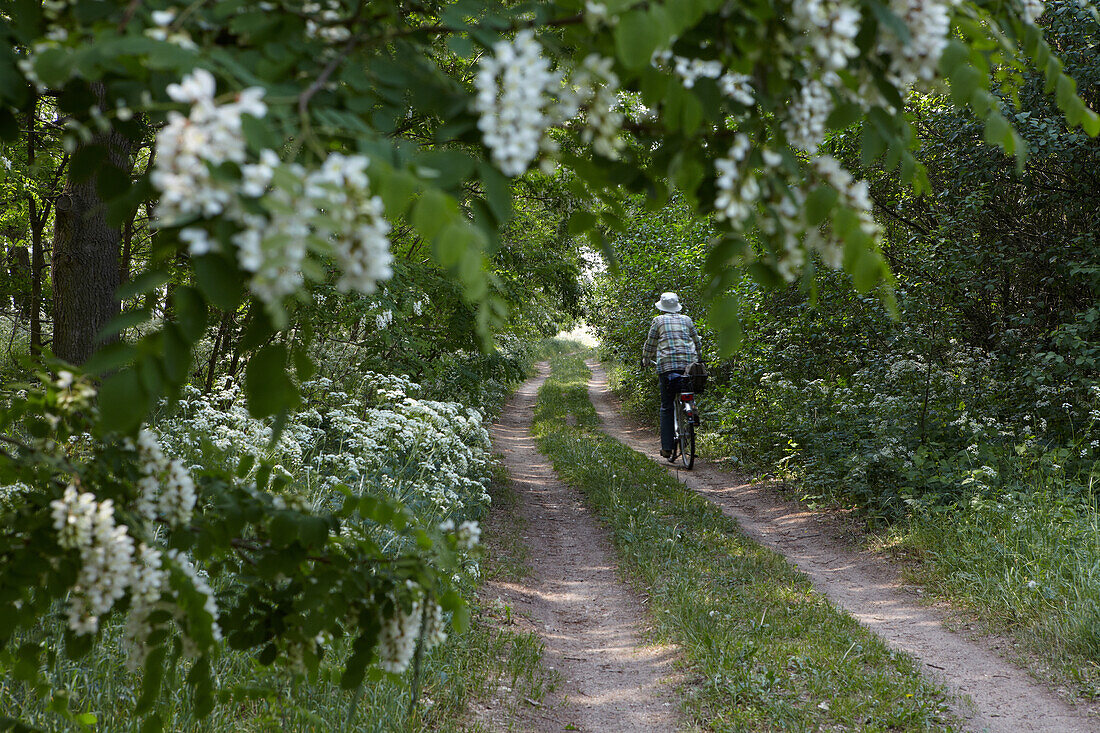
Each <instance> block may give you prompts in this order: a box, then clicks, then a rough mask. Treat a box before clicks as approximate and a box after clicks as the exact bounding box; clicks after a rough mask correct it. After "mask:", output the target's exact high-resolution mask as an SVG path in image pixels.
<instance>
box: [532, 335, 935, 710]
mask: <svg viewBox="0 0 1100 733" xmlns="http://www.w3.org/2000/svg"><path fill="white" fill-rule="evenodd" d="M551 367H552V374H551V376H550V377H549V379H547V381H546V383H545V384H544V385H543V387H542V389H540V391H539V397H538V403H537V405H536V407H535V415H534V420H535V423H534V432H535V435H536V437H537V440H538V445H539V449H540V450H541V451H542V452H543V453H544V454H546V455H547V456H548V457H549V458H550V460H551V461H552V463H553V465H554V468H555V470H556V471H557V472H558V475H559V476H560V477H561V478H562V480H564V481H566V482H567V483H569V484H570V485H572V486H574V487H575V488H577V489H578V490H580V491H581V492H582V494H583V495H584V497H585V500H586V501H587V502H588V504H589V505H590V506H591V507H592V508H593V509H594V510H595V511H596V513H597V514H598V515H599V516H600V517H601V518H602V520H603V521H604V522H606V523H607V525H608V526H609V528H610V530H611V533H612V538H613V541H614V544H615V548H616V551H617V553H618V557H619V561H620V570H621V572H622V573H623V575H624V576H625V578H626V579H627V580H628V581H629V582H630V583H631V584H632V585H633V586H634V587H635V589H636V590H637V591H639V592H641V593H643V594H645V595H647V596H648V598H649V603H648V610H649V613H650V619H651V624H652V628H653V633H654V636H655V638H656V639H657V640H659V641H668V642H672V643H674V644H676V645H678V646H679V647H680V649H681V656H682V660H683V664H684V667H685V671H686V672H687V676H686V679H685V681H684V684H683V685H682V691H683V693H684V701H685V702H684V704H685V709H686V711H687V713H688V714H689V715H690V716H691V717H692V719H693V720H694V722H695V723H696V724H699V725H701V726H703V727H704V728H708V729H713V730H819V729H831V728H833V727H834V726H835V727H836V728H837V729H841V730H867V731H876V730H929V729H948V730H950V729H951V728H952V727H953V723H954V721H952V719H951V715H950V712H949V711H948V705H947V701H946V697H945V693H944V692H943V691H942V690H941V689H939V688H937V687H936V686H934V685H933V684H931V683H930V682H928V681H927V680H925V679H924V678H923V677H922V676H921V674H920V671H919V669H918V667H917V665H916V664H915V663H914V661H913V660H912V659H911V658H909V657H907V656H906V655H903V654H898V653H895V652H892V651H890V650H889V649H888V648H887V647H886V645H885V644H883V642H882V641H881V640H879V639H878V638H877V637H875V636H874V635H873V634H871V633H870V632H868V631H866V630H865V629H863V628H862V627H860V626H859V624H857V623H856V622H855V621H854V620H853V619H852V618H851V617H850V616H848V615H846V614H844V613H842V612H840V611H838V610H837V609H836V608H835V607H834V606H833V605H832V604H831V603H829V602H828V601H827V600H826V599H825V598H823V597H822V596H820V595H819V594H817V593H815V592H814V591H813V588H812V587H811V584H810V581H809V580H808V579H807V578H806V576H805V575H803V574H802V573H801V572H799V571H798V570H796V569H795V568H793V567H792V566H790V565H789V564H787V562H786V561H785V560H784V559H783V558H782V557H781V556H780V555H778V554H776V553H774V552H772V551H771V550H768V549H765V548H763V547H761V546H760V545H758V544H756V543H755V542H753V541H752V540H750V539H748V538H747V537H745V536H744V535H743V534H742V533H741V531H740V529H739V528H738V526H737V523H736V522H735V521H734V520H732V519H729V518H727V517H725V516H723V515H722V513H721V512H720V511H719V510H718V509H717V508H716V507H715V506H713V505H712V504H710V503H709V502H707V501H706V500H705V499H703V498H702V497H700V496H699V495H698V494H696V493H695V492H693V491H691V490H689V489H687V488H686V487H684V486H683V485H682V484H680V482H679V481H677V480H676V479H675V478H674V477H672V476H671V475H669V473H668V472H667V471H665V470H664V469H662V468H661V467H660V466H658V465H656V464H655V463H654V462H653V461H651V460H650V459H649V458H647V457H645V456H643V455H642V454H640V453H638V452H636V451H633V450H631V449H630V448H627V447H626V446H625V445H623V444H622V443H620V442H618V441H616V440H614V439H612V438H610V437H608V436H606V435H604V434H603V433H601V432H599V430H598V424H599V418H598V416H597V415H596V411H595V408H594V407H593V406H592V404H591V402H590V401H589V399H588V394H587V380H588V376H589V372H588V368H587V367H586V366H585V365H584V362H583V360H582V357H581V356H579V355H576V354H571V355H562V356H557V357H554V358H553V359H552V360H551ZM569 415H572V416H573V419H572V420H569V419H568V416H569ZM570 423H572V424H570Z"/></svg>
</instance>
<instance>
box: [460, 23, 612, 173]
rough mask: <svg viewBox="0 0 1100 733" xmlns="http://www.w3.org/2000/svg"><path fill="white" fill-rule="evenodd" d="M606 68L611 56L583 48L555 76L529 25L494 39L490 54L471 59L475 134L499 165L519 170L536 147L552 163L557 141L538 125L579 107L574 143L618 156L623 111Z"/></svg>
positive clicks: (565, 117) (564, 118)
mask: <svg viewBox="0 0 1100 733" xmlns="http://www.w3.org/2000/svg"><path fill="white" fill-rule="evenodd" d="M612 67H613V61H612V60H611V59H609V58H604V57H601V56H600V55H598V54H590V55H589V56H587V57H585V59H584V61H583V62H581V64H580V66H579V67H578V68H577V70H576V71H575V72H574V73H573V74H572V75H571V76H568V77H563V74H562V73H561V72H559V71H555V70H552V69H551V68H550V62H549V61H548V60H547V59H546V58H545V57H544V56H543V55H542V46H541V45H539V42H538V41H537V40H536V39H535V36H534V33H533V32H532V31H530V30H523V31H520V32H519V33H517V34H516V37H515V39H514V40H512V41H511V42H509V41H499V42H498V43H497V44H496V45H494V46H493V55H492V56H485V57H483V58H482V59H481V61H479V62H478V72H477V76H476V77H475V79H474V86H475V87H476V88H477V96H476V97H475V99H474V105H473V106H474V110H475V111H476V112H477V113H478V115H479V119H478V128H479V129H480V130H481V132H482V136H483V137H482V139H483V140H484V142H485V146H486V147H487V148H489V153H490V155H491V157H492V159H493V162H494V163H495V164H496V166H497V167H498V168H500V170H501V172H503V173H504V174H506V175H509V176H519V175H522V174H523V173H524V172H525V171H526V170H527V169H528V167H530V165H531V162H532V161H534V159H535V158H536V157H537V156H538V155H539V153H540V152H542V153H544V154H545V155H546V156H547V157H546V158H545V161H546V163H547V165H548V167H550V168H552V167H553V157H554V156H555V154H556V153H557V150H558V148H557V143H556V142H555V141H554V140H553V139H552V138H551V137H549V136H548V135H547V134H546V130H547V129H548V128H550V127H551V126H553V125H562V124H565V123H566V122H568V121H569V120H573V119H575V118H577V117H578V116H579V115H580V114H581V113H582V112H583V113H584V118H583V121H582V125H581V128H580V138H581V142H583V143H585V144H591V145H592V148H593V149H594V150H595V151H596V152H597V153H598V154H600V155H603V156H605V157H607V158H616V157H618V153H619V150H620V149H621V148H622V146H623V143H622V141H621V140H620V139H619V138H618V133H619V128H620V127H621V126H622V121H623V115H622V112H621V111H620V110H619V109H618V106H619V77H618V75H616V74H615V72H614V71H613V70H612Z"/></svg>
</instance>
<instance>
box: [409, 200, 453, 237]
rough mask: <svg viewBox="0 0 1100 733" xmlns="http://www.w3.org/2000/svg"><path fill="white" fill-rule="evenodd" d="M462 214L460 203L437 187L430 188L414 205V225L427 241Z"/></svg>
mask: <svg viewBox="0 0 1100 733" xmlns="http://www.w3.org/2000/svg"><path fill="white" fill-rule="evenodd" d="M459 216H460V213H459V211H458V204H457V203H456V202H455V200H454V199H453V198H451V197H450V196H448V195H447V194H445V193H443V192H442V191H440V190H439V189H437V188H430V189H428V190H427V191H425V192H424V194H423V195H422V196H421V197H420V198H419V199H418V200H417V202H416V205H415V206H414V207H413V217H412V219H413V226H415V227H416V230H417V231H418V232H420V236H421V237H422V238H423V239H424V240H425V241H428V242H430V241H432V240H433V239H435V236H436V235H437V234H438V233H439V232H440V231H441V230H442V229H443V228H444V227H445V226H447V225H448V224H449V223H450V222H451V221H453V220H454V219H457V218H458V217H459Z"/></svg>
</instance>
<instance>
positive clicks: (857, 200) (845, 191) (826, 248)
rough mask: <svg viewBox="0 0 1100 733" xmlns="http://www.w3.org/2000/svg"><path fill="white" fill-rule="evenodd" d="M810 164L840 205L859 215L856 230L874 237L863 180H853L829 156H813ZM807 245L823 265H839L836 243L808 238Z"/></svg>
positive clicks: (876, 230) (875, 229) (875, 228)
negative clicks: (815, 252) (817, 254)
mask: <svg viewBox="0 0 1100 733" xmlns="http://www.w3.org/2000/svg"><path fill="white" fill-rule="evenodd" d="M811 162H812V165H813V168H814V170H815V171H816V172H817V174H818V175H819V176H821V178H822V179H823V180H824V181H825V182H826V183H828V184H829V185H830V186H832V187H833V188H834V189H835V190H836V192H837V193H838V194H840V199H839V201H840V203H841V204H843V205H844V206H847V207H848V208H849V209H852V210H853V211H855V212H856V214H858V215H859V225H860V228H861V229H862V230H863V231H864V232H865V233H866V234H867V235H868V236H870V237H872V238H874V237H877V236H878V235H879V226H878V224H876V223H875V220H874V217H873V216H872V214H871V192H870V188H869V187H868V184H867V181H865V180H861V181H856V180H855V179H854V178H853V177H852V174H851V173H849V172H848V171H847V170H845V169H844V167H843V166H842V165H841V164H840V161H839V160H837V159H836V158H834V157H833V156H831V155H819V156H816V157H815V158H814V159H813V160H812V161H811ZM815 233H816V232H815ZM807 243H808V244H810V245H811V246H813V247H814V248H815V249H817V250H818V251H819V252H820V253H821V257H822V260H824V262H825V264H826V265H827V266H829V267H832V268H839V267H840V266H841V259H842V258H843V256H844V250H843V246H842V244H841V243H840V242H838V241H835V240H829V239H823V238H821V237H810V238H808V241H807Z"/></svg>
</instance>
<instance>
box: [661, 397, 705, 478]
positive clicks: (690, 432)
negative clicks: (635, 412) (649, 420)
mask: <svg viewBox="0 0 1100 733" xmlns="http://www.w3.org/2000/svg"><path fill="white" fill-rule="evenodd" d="M680 379H681V380H684V377H681V378H680ZM679 384H683V381H681V382H680V383H679ZM679 384H678V385H677V393H676V397H675V401H674V403H673V412H672V426H673V439H674V442H673V447H672V455H671V456H669V459H668V460H669V462H670V463H672V462H675V461H676V459H677V458H680V460H681V462H682V463H683V464H684V467H685V468H687V469H688V470H691V467H692V466H693V465H694V464H695V426H696V424H698V422H699V417H698V413H697V410H696V406H695V393H694V392H691V391H685V390H680V389H679Z"/></svg>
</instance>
